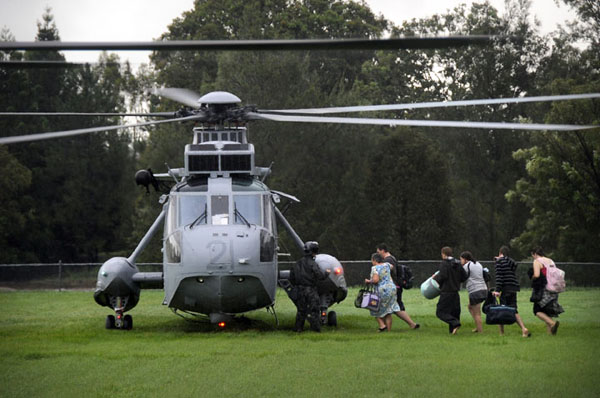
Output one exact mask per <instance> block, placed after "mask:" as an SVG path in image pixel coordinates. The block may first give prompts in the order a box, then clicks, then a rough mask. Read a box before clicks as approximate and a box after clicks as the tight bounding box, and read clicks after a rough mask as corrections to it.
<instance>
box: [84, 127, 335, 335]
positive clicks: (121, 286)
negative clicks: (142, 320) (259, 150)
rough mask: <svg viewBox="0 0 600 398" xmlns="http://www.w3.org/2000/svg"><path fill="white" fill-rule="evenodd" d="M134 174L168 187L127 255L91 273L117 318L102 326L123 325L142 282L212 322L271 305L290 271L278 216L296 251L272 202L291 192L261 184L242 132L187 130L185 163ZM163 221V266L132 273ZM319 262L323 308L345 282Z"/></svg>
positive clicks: (325, 260) (325, 261)
mask: <svg viewBox="0 0 600 398" xmlns="http://www.w3.org/2000/svg"><path fill="white" fill-rule="evenodd" d="M142 172H143V173H140V172H138V175H136V180H138V178H139V180H138V182H140V180H141V181H142V182H141V183H142V184H144V185H146V186H147V185H149V184H150V181H151V179H154V178H155V177H156V178H161V179H165V178H166V179H172V180H175V185H174V186H173V187H172V188H171V190H170V192H169V194H168V195H163V196H162V197H161V203H162V206H163V208H162V212H161V213H160V215H159V216H158V217H157V219H156V221H155V222H154V224H153V225H152V226H151V227H150V229H149V231H148V232H147V233H146V236H144V238H143V239H142V241H141V242H140V244H139V245H138V247H137V248H136V249H135V250H134V252H133V254H132V255H131V256H130V257H129V258H124V257H116V258H112V259H110V260H108V261H107V262H106V263H104V264H103V265H102V267H101V268H100V270H99V272H98V282H97V285H96V291H95V293H94V298H95V300H96V302H97V303H98V304H100V305H103V306H108V307H111V308H113V309H114V310H115V312H116V315H117V317H116V320H115V319H114V317H112V315H111V316H109V317H107V324H106V326H107V328H113V327H117V328H124V329H129V328H131V325H132V319H131V316H130V315H125V316H123V313H124V312H126V311H128V310H130V309H131V308H133V307H134V306H135V305H136V304H137V302H138V300H139V296H140V289H141V288H143V287H163V288H164V292H165V298H164V301H163V304H164V305H167V306H168V307H170V308H172V309H174V310H181V311H184V312H190V313H199V314H205V315H208V316H209V318H210V320H211V322H213V323H219V322H222V321H227V320H229V319H230V318H231V316H232V315H235V314H240V313H244V312H247V311H251V310H255V309H259V308H264V307H269V306H273V304H274V302H275V294H276V290H277V286H278V284H279V285H281V286H282V287H284V285H286V283H285V282H286V279H287V276H288V273H286V272H285V271H281V272H280V271H279V270H278V264H277V255H278V238H277V236H278V235H277V226H276V222H277V221H280V222H281V223H282V224H283V225H284V227H285V228H286V230H287V231H288V232H289V233H290V235H291V236H292V238H293V239H294V241H295V243H296V245H297V246H298V247H299V248H300V249H301V248H302V244H303V243H302V241H301V240H300V238H299V237H298V236H297V234H296V233H295V231H294V230H293V228H292V227H291V225H290V224H289V223H288V222H287V220H286V219H285V217H284V216H283V214H282V213H281V212H280V211H279V210H278V209H277V207H276V206H275V202H279V201H280V197H281V196H284V197H286V198H288V199H290V200H294V201H297V199H296V198H294V197H293V196H291V195H286V194H284V193H281V192H277V191H271V190H270V189H269V188H268V187H267V186H266V185H265V184H264V183H263V180H264V178H265V177H266V176H267V175H268V174H269V173H270V169H267V168H260V167H255V165H254V146H253V145H252V144H251V143H248V142H247V138H246V129H245V128H244V127H234V128H223V127H221V128H219V129H215V128H212V129H210V128H203V127H197V128H194V142H193V143H192V144H188V145H186V147H185V167H183V168H180V169H171V170H169V173H167V174H162V175H160V174H157V175H156V176H154V175H151V173H149V171H142ZM161 224H163V249H162V252H163V272H140V271H139V269H138V268H137V266H136V264H135V263H136V258H137V256H138V255H139V253H140V252H141V251H142V250H143V249H144V248H145V247H146V245H147V244H148V243H149V241H150V239H151V238H152V236H153V235H154V234H155V233H156V232H157V231H158V229H159V227H160V225H161ZM317 263H318V264H319V266H320V267H321V268H322V269H323V270H325V269H329V270H330V271H332V272H331V274H330V276H329V278H328V283H326V284H322V285H321V287H320V294H321V302H322V304H321V308H322V311H325V312H326V310H327V308H329V306H330V305H332V304H334V303H335V302H340V301H341V300H343V299H344V298H345V297H346V292H347V288H346V282H345V280H344V277H343V267H342V266H341V264H340V263H339V261H338V260H337V259H335V258H334V257H332V256H327V255H320V256H318V258H317ZM111 317H112V318H111Z"/></svg>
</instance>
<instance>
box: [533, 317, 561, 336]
mask: <svg viewBox="0 0 600 398" xmlns="http://www.w3.org/2000/svg"><path fill="white" fill-rule="evenodd" d="M535 316H537V317H538V318H540V319H541V320H542V321H544V323H545V324H546V329H548V333H549V334H556V331H557V330H558V325H559V324H560V322H558V321H554V320H553V319H552V318H550V317H549V316H548V315H546V314H545V313H543V312H536V313H535Z"/></svg>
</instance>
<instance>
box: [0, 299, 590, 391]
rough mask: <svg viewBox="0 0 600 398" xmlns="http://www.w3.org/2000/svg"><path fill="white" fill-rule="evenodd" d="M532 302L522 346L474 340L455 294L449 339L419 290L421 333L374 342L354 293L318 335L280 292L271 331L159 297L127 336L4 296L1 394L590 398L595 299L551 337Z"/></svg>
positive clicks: (90, 305) (100, 317)
mask: <svg viewBox="0 0 600 398" xmlns="http://www.w3.org/2000/svg"><path fill="white" fill-rule="evenodd" d="M529 293H530V292H529V291H523V292H522V293H521V294H520V295H519V308H520V313H521V315H522V316H523V318H524V321H525V324H526V326H527V327H528V328H529V329H530V330H531V331H532V333H533V336H532V337H531V338H529V339H524V338H522V337H520V331H519V329H518V327H517V326H516V325H515V326H508V327H507V333H506V336H504V337H501V336H499V335H498V331H497V327H493V326H485V327H484V328H485V332H484V334H482V335H477V334H473V333H471V332H470V330H471V328H472V327H473V322H472V319H471V317H470V315H469V313H468V311H467V309H466V295H465V292H462V294H463V296H462V302H463V307H464V308H463V314H462V321H463V328H462V329H461V330H460V331H459V334H458V335H457V336H450V335H448V333H447V325H446V324H445V323H442V322H441V321H439V320H438V319H437V318H436V317H435V303H436V302H435V301H429V300H426V299H424V298H423V297H422V296H421V295H420V292H419V291H418V289H413V290H410V291H405V303H406V305H407V309H408V311H409V313H410V314H411V316H412V317H413V319H415V320H416V321H417V322H419V323H420V324H421V329H420V330H418V331H411V330H408V328H407V326H406V324H404V323H403V322H402V321H400V320H399V319H398V318H395V319H394V328H393V330H392V331H391V332H389V333H377V332H376V329H377V325H376V322H375V320H374V319H373V318H371V317H370V316H369V315H368V312H367V311H365V310H359V309H356V308H354V307H353V305H352V301H353V298H354V296H355V294H356V289H352V290H351V292H350V293H349V298H348V299H347V300H346V301H344V302H343V303H342V304H340V305H336V306H334V309H335V310H336V311H337V313H338V322H339V326H338V327H337V329H331V328H325V329H324V331H323V333H321V334H315V333H311V332H305V333H303V334H296V333H293V332H292V331H291V328H292V325H293V320H294V315H295V308H294V307H293V305H292V304H291V303H290V301H289V300H288V299H287V297H284V294H283V292H281V291H279V292H278V294H279V296H278V300H277V304H276V310H277V313H278V316H279V322H280V325H279V327H277V326H276V325H275V320H274V318H273V317H272V315H270V314H268V313H267V312H266V311H265V310H262V311H256V312H253V313H249V314H248V318H250V319H251V322H250V324H239V325H230V326H229V328H228V329H226V330H221V331H217V330H216V329H215V327H213V326H211V325H207V324H204V323H191V322H186V321H185V320H183V319H181V318H179V317H177V316H175V315H173V314H172V313H171V312H170V310H169V309H168V308H166V307H164V306H162V305H161V304H160V303H161V302H162V299H163V295H162V291H144V292H142V297H141V300H140V303H139V304H138V306H137V307H136V308H134V309H133V310H132V311H131V312H130V313H131V314H132V315H133V321H134V329H133V330H131V331H119V330H105V329H104V317H105V316H106V315H107V314H109V313H110V312H109V310H108V309H107V308H102V307H99V306H97V305H96V304H95V302H94V300H93V298H92V292H89V291H88V292H81V291H67V292H54V291H19V292H2V293H0V308H1V309H2V313H1V314H0V358H1V359H0V397H46V396H47V397H64V396H73V397H75V396H76V397H82V396H85V397H87V396H98V397H109V396H110V397H113V396H120V397H127V396H144V397H146V396H149V397H154V396H157V397H180V396H181V397H198V396H210V395H213V396H244V397H245V396H260V397H263V396H277V397H280V396H303V397H307V396H312V397H320V396H332V397H337V396H339V397H347V396H371V397H374V396H384V397H392V396H393V397H397V396H410V397H414V396H423V397H435V396H438V397H453V396H454V397H456V396H495V397H497V396H506V397H527V396H531V397H533V396H536V397H539V396H551V397H567V396H568V397H573V396H578V397H590V396H598V395H599V394H600V387H598V385H597V384H596V383H597V382H598V379H599V378H600V370H599V368H598V366H597V358H598V357H599V356H600V343H599V342H600V307H599V304H600V289H585V290H584V289H571V290H569V291H568V292H566V293H563V294H561V296H560V301H561V304H562V305H563V307H564V308H565V313H564V314H563V315H562V316H561V317H560V320H561V326H560V329H559V332H558V335H557V336H549V335H547V334H546V332H545V327H544V325H543V323H542V322H541V321H539V320H537V319H536V318H535V317H534V316H533V314H532V312H531V304H530V303H529V302H528V298H529Z"/></svg>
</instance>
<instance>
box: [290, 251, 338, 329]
mask: <svg viewBox="0 0 600 398" xmlns="http://www.w3.org/2000/svg"><path fill="white" fill-rule="evenodd" d="M318 253H319V243H318V242H314V241H310V242H306V243H305V244H304V256H303V257H302V258H301V259H300V260H298V261H297V262H296V264H294V265H293V266H292V269H291V270H290V283H291V284H292V285H293V286H294V288H295V289H297V290H296V291H297V299H296V302H294V304H296V308H297V312H296V325H295V328H294V331H296V332H302V331H303V330H304V321H305V320H306V319H308V322H309V323H310V328H311V330H313V331H315V332H320V331H321V318H320V316H319V293H318V292H317V282H318V281H320V280H324V279H325V278H327V276H328V275H329V273H330V272H331V270H329V269H328V270H327V271H326V272H323V271H321V268H319V265H318V264H317V262H316V261H315V256H316V255H317V254H318Z"/></svg>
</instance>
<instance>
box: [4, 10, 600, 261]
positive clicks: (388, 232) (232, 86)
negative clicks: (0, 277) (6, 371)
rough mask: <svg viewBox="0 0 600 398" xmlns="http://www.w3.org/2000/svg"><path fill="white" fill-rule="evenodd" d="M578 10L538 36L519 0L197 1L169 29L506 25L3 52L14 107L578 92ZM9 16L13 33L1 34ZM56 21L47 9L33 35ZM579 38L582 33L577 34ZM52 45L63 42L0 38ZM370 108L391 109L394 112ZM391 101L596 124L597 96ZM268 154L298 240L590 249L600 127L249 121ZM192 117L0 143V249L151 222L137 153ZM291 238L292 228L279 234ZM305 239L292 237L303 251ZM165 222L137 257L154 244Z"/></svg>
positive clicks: (590, 68)
mask: <svg viewBox="0 0 600 398" xmlns="http://www.w3.org/2000/svg"><path fill="white" fill-rule="evenodd" d="M564 2H565V3H566V4H568V5H570V6H571V7H573V8H574V9H575V10H576V11H577V12H578V15H579V20H578V21H577V22H576V23H574V24H573V25H572V26H569V27H568V28H565V29H563V30H560V31H557V32H555V33H554V34H552V35H551V36H543V35H541V34H540V33H539V30H538V27H537V26H536V25H535V24H533V23H532V22H531V18H530V16H529V12H530V4H529V2H528V1H526V0H520V1H516V0H513V1H510V2H509V3H508V6H507V11H506V12H505V14H504V15H499V13H498V11H497V10H496V9H495V8H494V7H492V6H491V5H490V4H489V3H487V2H483V3H474V4H473V5H472V6H470V7H467V6H464V5H463V6H460V7H457V8H455V9H454V10H451V11H448V12H446V13H443V14H437V15H433V16H431V17H429V18H424V19H419V20H412V21H408V22H405V23H403V24H402V25H401V26H396V25H394V24H392V23H391V22H390V21H387V20H386V19H385V18H384V17H382V16H377V15H375V14H373V12H372V11H371V10H370V9H369V8H368V6H367V5H365V4H363V3H361V2H355V1H332V0H311V1H306V0H304V1H300V0H271V1H260V0H220V1H215V0H203V1H197V2H196V3H195V6H194V8H193V9H192V10H190V11H187V12H185V13H183V14H182V15H181V16H180V17H179V18H177V19H175V20H174V21H173V22H172V24H171V25H170V26H169V27H168V30H167V32H165V33H164V34H163V35H162V37H161V39H168V40H186V39H205V40H228V39H237V40H240V39H277V38H279V39H292V38H297V39H303V38H375V37H383V36H385V35H386V34H389V35H391V36H393V37H394V36H410V35H422V34H426V35H448V34H451V35H471V34H498V35H504V36H508V37H512V38H508V39H503V40H498V41H496V42H494V43H493V45H490V46H486V47H480V46H478V47H466V48H453V49H445V50H398V51H389V50H386V51H368V50H361V51H279V52H236V53H231V52H208V51H206V52H188V51H175V52H155V53H154V54H153V55H152V56H151V63H150V65H149V66H147V67H142V68H140V69H139V70H138V71H137V72H133V71H132V70H131V68H130V67H129V65H127V64H126V63H125V64H123V63H120V62H118V61H119V59H118V57H117V56H116V55H114V54H104V55H102V56H101V58H100V59H99V62H98V63H97V64H94V65H93V66H89V65H88V66H85V67H84V68H68V69H58V68H52V69H12V68H0V87H1V88H2V90H1V92H0V109H2V110H3V111H36V110H39V111H81V112H84V111H87V112H90V111H102V112H118V111H123V110H125V109H126V108H127V107H139V108H149V109H150V110H152V111H164V110H173V109H177V104H174V103H172V102H169V101H166V100H160V99H158V98H156V97H153V96H150V95H149V94H148V91H147V88H148V87H151V86H152V85H159V86H166V87H185V88H189V89H192V90H195V91H196V92H198V93H201V94H203V93H206V92H209V91H213V90H224V91H230V92H232V93H235V94H236V95H238V96H239V97H240V98H242V100H243V102H244V103H248V104H257V105H258V106H259V108H263V109H281V108H305V107H325V106H343V105H366V104H385V103H400V102H402V103H404V102H420V101H440V100H456V99H476V98H499V97H515V96H519V95H528V96H531V95H542V94H570V93H583V92H599V90H600V59H599V58H600V52H599V51H597V49H598V48H600V33H599V26H600V18H599V16H598V15H597V12H595V11H594V9H593V7H592V8H589V7H588V4H587V2H586V1H585V0H564ZM10 39H12V37H11V36H10V33H9V32H6V31H4V32H2V40H10ZM57 39H59V32H58V28H57V27H56V26H55V24H54V22H53V17H52V15H51V11H47V12H46V13H45V14H44V15H43V17H42V21H41V22H40V23H39V24H38V35H37V38H36V40H57ZM582 41H583V42H584V43H586V45H585V46H581V45H579V44H577V43H580V42H582ZM0 55H2V56H3V57H4V59H13V60H18V59H30V60H61V59H64V58H63V56H62V55H61V54H60V53H58V52H34V51H28V52H10V53H0ZM368 116H374V117H375V116H382V117H393V116H390V114H383V113H381V114H379V113H378V114H376V115H368ZM396 116H397V117H407V118H414V119H419V118H431V119H442V120H443V119H451V120H471V121H506V122H511V121H519V120H531V121H535V122H548V123H573V124H594V123H596V124H598V119H599V117H600V102H599V101H597V100H596V101H594V100H584V101H571V102H564V103H554V104H549V103H544V104H526V105H509V106H507V105H490V106H485V107H473V108H447V109H440V110H410V111H402V112H397V114H396ZM110 122H112V123H115V124H117V123H118V122H120V120H118V119H113V120H108V122H107V119H106V118H94V119H92V120H90V119H82V118H78V117H77V118H74V117H69V118H67V117H62V118H27V119H23V118H12V117H11V118H2V119H0V134H2V135H14V134H19V133H32V132H42V131H52V130H65V129H70V128H82V127H91V126H98V125H104V124H108V123H110ZM249 131H250V140H251V141H252V142H253V143H254V145H255V148H256V151H257V164H258V165H265V166H267V165H269V164H270V163H271V162H274V165H273V174H272V176H271V177H269V179H268V180H267V184H268V185H269V186H270V187H271V188H272V189H276V190H280V191H284V192H288V193H291V194H293V195H295V196H297V197H298V198H300V200H301V203H300V204H297V205H294V206H292V208H291V209H290V211H289V212H288V213H287V214H286V216H287V217H288V219H289V221H290V222H291V223H292V225H293V226H294V227H295V229H296V230H297V232H298V233H299V235H300V236H301V237H303V238H304V239H307V240H308V239H310V240H317V241H319V243H320V244H321V247H322V250H323V251H324V252H327V253H330V254H332V255H335V256H337V257H338V258H340V259H361V258H366V257H367V256H368V255H369V253H371V251H372V250H373V248H374V246H375V245H376V244H377V243H380V242H386V243H387V244H388V245H389V246H390V247H391V248H392V249H393V250H392V251H393V252H394V253H395V254H397V255H399V256H400V257H402V258H410V259H430V258H437V257H438V256H439V249H440V247H442V246H445V245H449V246H453V247H455V248H456V249H457V250H463V249H468V250H471V251H472V252H473V253H474V254H475V256H476V257H480V258H482V259H485V258H489V257H491V256H492V255H495V254H496V252H497V250H498V247H500V246H501V245H503V244H510V245H511V246H512V248H513V249H514V251H515V256H517V257H519V256H521V257H526V256H527V255H528V254H529V249H530V248H531V247H532V246H536V245H542V246H543V247H544V248H545V249H546V251H547V252H550V253H551V255H552V256H554V257H556V258H558V259H560V260H562V261H594V260H598V257H597V253H598V252H599V251H598V249H600V210H599V209H600V203H599V201H600V131H599V130H598V129H594V130H589V131H585V132H581V133H556V132H541V133H539V132H533V133H532V132H527V133H524V132H520V131H506V130H503V131H500V130H489V129H488V130H479V129H478V130H472V129H458V128H454V129H439V128H438V129H434V128H416V127H401V128H398V127H397V128H388V127H364V126H360V127H358V126H337V125H327V124H323V125H314V124H311V125H304V124H295V123H290V124H276V123H274V122H266V121H260V122H254V123H253V124H251V125H250V126H249ZM190 140H191V126H190V125H179V124H177V125H169V126H158V127H155V128H150V129H147V130H143V131H140V130H137V131H121V132H119V133H117V134H115V133H99V134H93V135H87V136H84V137H73V138H63V139H57V140H53V141H42V142H39V143H31V144H16V145H11V146H2V147H0V159H2V160H1V161H0V168H1V169H2V172H1V173H0V184H1V187H2V189H1V190H0V195H2V204H3V206H2V207H1V208H0V263H10V262H53V261H58V260H63V261H69V262H73V261H94V262H95V261H105V260H106V259H107V258H109V257H111V256H113V255H128V254H129V253H130V251H131V250H133V248H134V247H135V245H136V243H137V241H139V239H140V238H141V237H142V236H143V234H144V233H145V231H146V230H147V228H148V227H149V225H150V224H151V223H152V221H153V220H154V218H155V217H156V215H157V214H158V212H159V211H160V206H159V205H158V197H159V195H160V194H159V193H154V192H151V193H149V194H147V193H146V192H145V190H142V189H138V187H136V186H135V182H134V180H133V175H134V173H135V170H137V169H140V168H149V167H150V168H152V169H153V170H164V168H165V166H164V165H165V163H167V164H169V165H170V166H171V167H179V166H180V165H181V164H182V162H183V148H184V145H185V144H186V143H189V142H190ZM280 246H281V249H282V251H286V250H288V249H289V250H291V251H292V252H293V250H294V245H293V244H292V243H291V240H289V238H288V237H287V236H286V234H285V233H282V235H281V239H280ZM294 254H297V253H294ZM161 259H162V255H161V252H160V236H158V237H156V239H155V242H154V244H153V245H152V246H151V247H149V248H147V249H146V252H145V253H144V254H143V255H142V257H141V258H140V261H161Z"/></svg>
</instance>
